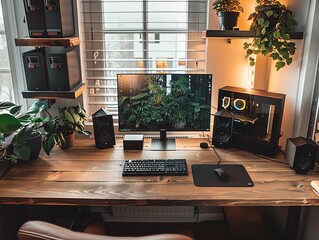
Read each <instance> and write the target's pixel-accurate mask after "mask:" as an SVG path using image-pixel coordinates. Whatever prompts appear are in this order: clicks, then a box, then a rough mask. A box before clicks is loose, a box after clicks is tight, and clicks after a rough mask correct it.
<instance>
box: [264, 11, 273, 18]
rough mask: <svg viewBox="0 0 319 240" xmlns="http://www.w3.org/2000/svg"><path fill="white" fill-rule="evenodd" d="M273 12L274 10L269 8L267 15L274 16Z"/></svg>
mask: <svg viewBox="0 0 319 240" xmlns="http://www.w3.org/2000/svg"><path fill="white" fill-rule="evenodd" d="M273 14H274V11H273V10H269V11H267V12H266V15H267V17H270V16H272V15H273Z"/></svg>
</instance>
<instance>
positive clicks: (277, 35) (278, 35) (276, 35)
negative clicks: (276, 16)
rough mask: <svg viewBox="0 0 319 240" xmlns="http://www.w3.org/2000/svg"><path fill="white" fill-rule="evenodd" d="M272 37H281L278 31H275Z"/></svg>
mask: <svg viewBox="0 0 319 240" xmlns="http://www.w3.org/2000/svg"><path fill="white" fill-rule="evenodd" d="M273 36H274V38H277V39H278V38H280V37H281V34H280V32H279V31H275V32H273Z"/></svg>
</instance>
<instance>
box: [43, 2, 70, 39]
mask: <svg viewBox="0 0 319 240" xmlns="http://www.w3.org/2000/svg"><path fill="white" fill-rule="evenodd" d="M44 15H45V25H46V34H47V36H48V37H69V36H73V35H74V20H73V6H72V0H44Z"/></svg>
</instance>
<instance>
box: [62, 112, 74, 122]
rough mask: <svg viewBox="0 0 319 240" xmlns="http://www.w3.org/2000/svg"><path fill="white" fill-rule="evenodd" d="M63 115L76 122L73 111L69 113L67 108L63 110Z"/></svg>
mask: <svg viewBox="0 0 319 240" xmlns="http://www.w3.org/2000/svg"><path fill="white" fill-rule="evenodd" d="M63 116H64V117H65V119H66V120H68V121H69V122H71V123H76V122H75V120H74V118H73V115H72V114H71V113H69V112H68V111H67V110H64V111H63Z"/></svg>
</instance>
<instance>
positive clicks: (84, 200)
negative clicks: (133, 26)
mask: <svg viewBox="0 0 319 240" xmlns="http://www.w3.org/2000/svg"><path fill="white" fill-rule="evenodd" d="M201 141H202V139H177V151H151V150H150V139H145V142H144V150H143V151H125V152H124V151H123V144H122V139H118V140H117V145H116V146H114V148H109V149H102V150H101V149H96V148H95V144H94V140H93V139H89V140H88V139H77V140H76V144H75V145H76V146H74V147H73V148H72V149H68V150H62V149H60V148H58V147H56V148H55V149H54V150H53V151H52V153H51V156H50V157H47V156H45V155H42V157H41V158H40V159H38V160H36V161H34V162H29V163H27V164H20V165H17V166H15V167H13V168H12V169H11V170H10V171H9V172H8V173H7V174H6V175H5V176H4V177H3V178H2V179H1V180H0V193H1V194H0V204H27V205H30V204H37V205H90V206H108V205H185V206H186V205H189V206H293V207H292V208H290V209H291V211H290V213H289V215H288V223H287V228H286V239H294V238H296V231H297V229H298V228H297V226H298V222H299V215H300V209H301V206H318V205H319V197H318V196H317V195H316V194H315V193H314V192H313V191H312V188H311V186H310V182H311V181H312V180H314V179H318V173H319V170H318V168H315V170H314V171H310V172H309V173H308V174H306V175H297V174H295V173H294V171H293V170H292V169H290V167H289V165H287V164H282V163H286V162H285V160H284V159H283V156H282V155H281V154H279V156H278V161H280V162H282V163H277V162H272V161H269V160H266V159H263V158H260V157H257V156H255V155H254V154H252V153H249V152H247V151H243V150H238V149H217V151H218V153H219V155H220V156H221V158H222V164H243V165H244V166H245V167H246V169H247V171H248V173H249V175H250V177H251V178H252V180H253V181H254V184H255V186H254V187H196V186H194V184H193V176H192V172H191V165H192V164H198V163H206V164H207V163H212V164H216V163H217V162H218V158H217V156H216V155H215V153H214V151H213V150H212V149H201V148H200V147H199V143H200V142H201ZM144 158H186V159H187V164H188V171H189V175H188V176H146V177H145V176H143V177H122V167H123V160H124V159H144Z"/></svg>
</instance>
